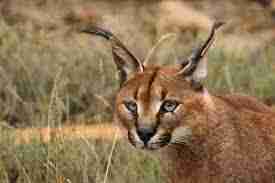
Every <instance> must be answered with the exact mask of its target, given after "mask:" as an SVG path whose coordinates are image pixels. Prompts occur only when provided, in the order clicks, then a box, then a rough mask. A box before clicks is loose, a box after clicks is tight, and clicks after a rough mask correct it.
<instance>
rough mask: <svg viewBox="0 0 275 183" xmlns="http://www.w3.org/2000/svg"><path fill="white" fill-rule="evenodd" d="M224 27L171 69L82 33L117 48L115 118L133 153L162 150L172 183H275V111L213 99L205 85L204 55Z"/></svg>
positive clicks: (229, 98)
mask: <svg viewBox="0 0 275 183" xmlns="http://www.w3.org/2000/svg"><path fill="white" fill-rule="evenodd" d="M222 24H223V23H221V22H216V23H214V25H213V26H212V29H211V32H210V35H209V37H208V38H207V39H206V41H205V42H204V43H203V44H202V45H201V46H199V47H198V48H196V49H194V51H193V52H192V53H191V55H190V56H189V57H187V58H186V59H184V60H181V61H179V63H178V64H175V65H172V66H157V65H149V64H148V63H142V62H141V61H140V60H139V59H138V58H137V57H136V56H134V54H133V53H131V52H130V51H129V50H128V49H127V48H126V46H124V44H122V42H121V41H120V40H119V39H118V38H117V37H115V36H114V35H113V34H112V33H111V32H109V31H107V30H104V29H101V28H98V27H90V28H89V29H85V30H83V32H86V33H91V34H96V35H99V36H102V37H104V38H105V39H107V40H108V41H109V42H110V43H111V46H112V54H113V58H114V62H115V64H116V66H117V69H118V71H119V73H120V80H121V87H120V90H119V91H118V93H117V97H116V103H115V112H114V116H115V120H116V121H117V122H118V123H119V124H121V126H122V128H123V130H125V131H127V137H128V139H129V142H130V143H131V144H132V145H133V146H134V147H136V148H138V149H144V150H149V152H150V151H153V150H158V151H159V153H160V154H161V156H162V157H163V158H161V162H162V163H163V170H164V173H166V174H167V177H168V182H170V183H224V182H226V183H231V182H232V183H233V182H234V183H275V112H274V111H272V109H271V108H269V107H267V106H266V105H264V104H263V103H261V102H259V101H257V100H256V99H255V98H253V97H249V96H242V95H237V94H236V95H215V94H211V93H209V92H208V90H207V89H206V87H205V86H203V85H202V81H203V80H204V79H205V78H206V77H207V59H206V57H205V55H206V53H207V51H208V49H209V48H210V46H211V44H212V43H213V40H214V38H215V34H216V31H217V30H218V28H219V27H220V26H221V25H222ZM232 46H234V45H232ZM220 61H221V62H222V60H220ZM217 77H218V76H217ZM274 92H275V91H274Z"/></svg>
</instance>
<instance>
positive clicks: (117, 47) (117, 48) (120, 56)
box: [81, 26, 144, 85]
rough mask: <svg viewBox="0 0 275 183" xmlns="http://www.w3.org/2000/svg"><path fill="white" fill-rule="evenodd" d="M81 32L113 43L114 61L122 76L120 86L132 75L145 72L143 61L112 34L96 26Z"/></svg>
mask: <svg viewBox="0 0 275 183" xmlns="http://www.w3.org/2000/svg"><path fill="white" fill-rule="evenodd" d="M81 32H84V33H88V34H94V35H98V36H101V37H103V38H105V39H107V40H108V41H109V42H110V43H111V47H112V54H113V59H114V62H115V64H116V66H117V69H118V71H119V75H120V85H122V84H123V83H124V82H125V81H127V80H128V79H129V77H130V76H131V75H132V74H134V73H136V72H143V71H144V66H143V65H142V63H141V61H140V60H139V59H138V58H137V57H136V56H135V55H134V54H133V53H131V52H130V51H129V50H128V49H127V47H126V46H125V45H124V44H123V43H122V42H121V41H120V40H119V39H118V38H117V37H116V36H115V35H114V34H113V33H112V32H110V31H108V30H105V29H102V28H100V27H96V26H90V27H88V28H85V29H82V30H81Z"/></svg>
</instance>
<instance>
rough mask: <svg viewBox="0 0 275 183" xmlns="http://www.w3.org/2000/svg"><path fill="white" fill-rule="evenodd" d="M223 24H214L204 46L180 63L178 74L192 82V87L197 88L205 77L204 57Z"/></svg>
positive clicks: (205, 64)
mask: <svg viewBox="0 0 275 183" xmlns="http://www.w3.org/2000/svg"><path fill="white" fill-rule="evenodd" d="M223 24H224V22H215V23H214V24H213V26H212V29H211V33H210V35H209V37H208V39H207V40H206V41H205V42H204V44H203V45H202V46H200V47H198V48H196V49H195V50H194V51H193V52H192V54H191V56H190V57H189V58H188V59H187V60H185V61H183V62H182V63H181V67H182V69H181V70H180V71H179V73H178V74H179V75H182V76H183V77H185V78H186V79H188V80H190V81H192V83H193V84H195V85H194V86H199V85H200V83H201V81H202V80H204V79H205V78H206V77H207V59H206V58H205V57H204V56H205V55H206V53H207V51H208V49H209V48H210V46H211V45H212V43H213V42H214V39H215V33H216V30H217V29H218V28H219V27H221V26H222V25H223Z"/></svg>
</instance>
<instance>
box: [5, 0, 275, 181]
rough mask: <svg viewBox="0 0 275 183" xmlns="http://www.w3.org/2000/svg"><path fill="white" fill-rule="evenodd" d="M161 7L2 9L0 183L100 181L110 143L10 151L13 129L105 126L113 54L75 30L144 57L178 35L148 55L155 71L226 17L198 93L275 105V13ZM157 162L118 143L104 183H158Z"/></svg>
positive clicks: (237, 4) (113, 84)
mask: <svg viewBox="0 0 275 183" xmlns="http://www.w3.org/2000/svg"><path fill="white" fill-rule="evenodd" d="M171 2H172V1H171ZM215 2H216V1H215ZM163 3H164V4H163ZM163 3H161V2H159V1H150V2H147V1H133V0H132V1H130V0H128V1H105V0H104V1H99V0H98V1H97V0H80V1H77V2H76V1H74V0H66V1H62V0H58V1H51V0H45V1H44V0H39V1H20V0H12V1H10V0H2V1H1V2H0V14H1V16H0V86H2V87H0V149H1V151H0V182H4V183H15V182H16V181H17V182H24V183H25V182H26V183H35V182H58V183H63V182H64V183H65V182H68V183H70V182H72V183H74V182H75V183H76V182H77V183H78V182H83V183H88V182H94V183H98V182H103V181H104V177H105V171H106V166H107V162H108V157H109V154H110V151H111V146H112V143H111V142H109V141H103V140H95V139H88V138H85V137H84V138H79V139H74V140H66V139H53V140H52V141H50V142H49V143H45V142H41V141H40V140H39V139H33V141H32V142H31V143H28V144H16V143H15V134H14V133H15V132H14V129H13V128H21V127H45V126H50V127H58V126H61V125H68V124H74V125H76V124H91V123H100V122H104V121H111V119H112V115H111V113H112V106H113V99H114V96H115V93H116V90H117V89H118V82H117V77H116V75H117V74H116V69H115V65H114V64H113V62H112V57H111V50H110V47H109V45H108V44H107V43H106V42H105V41H104V40H102V39H100V38H97V37H90V36H87V35H84V34H83V35H82V34H80V33H79V31H78V30H79V28H80V27H82V26H87V25H90V24H97V25H100V26H103V27H107V28H109V29H111V30H112V31H113V32H114V33H115V34H117V35H118V37H120V38H121V40H122V41H123V42H125V43H126V45H127V46H128V47H129V48H130V50H132V51H133V52H134V53H135V54H136V55H137V56H138V57H140V58H141V59H143V58H145V57H146V53H147V52H148V51H149V50H150V48H151V47H152V46H153V45H154V44H155V43H156V42H157V41H158V40H159V39H160V38H161V36H163V35H165V34H166V33H171V32H173V33H176V35H177V36H176V39H173V38H171V39H168V40H167V41H165V42H164V43H163V44H161V45H160V47H159V48H158V49H156V50H155V52H154V53H153V54H152V55H151V62H152V63H154V62H158V63H163V64H168V63H171V62H176V61H177V60H180V59H181V58H182V57H183V56H186V55H187V54H188V53H189V52H190V50H191V49H192V47H194V46H195V45H197V44H198V43H199V41H200V40H201V39H203V38H204V37H205V35H206V34H207V31H208V27H209V26H210V24H211V22H212V19H211V18H210V17H220V18H221V19H230V20H231V21H230V22H229V23H228V25H226V26H225V28H224V30H223V31H222V33H221V34H220V35H219V36H218V40H217V41H216V45H215V46H214V47H213V48H211V51H210V52H209V55H208V58H209V78H208V81H207V82H206V83H205V85H207V87H208V88H209V89H210V90H211V92H213V93H232V92H239V93H243V94H249V95H253V96H257V97H258V98H260V99H261V100H263V101H266V102H268V103H269V104H272V103H274V98H275V92H274V91H275V71H274V70H275V62H274V60H275V54H274V53H275V52H274V51H275V47H274V44H272V43H274V40H275V34H274V31H272V30H273V29H274V25H273V24H274V20H273V18H272V10H270V9H269V8H263V7H262V6H261V5H259V4H257V2H256V1H250V0H244V1H235V0H230V1H226V2H222V3H214V4H215V5H214V4H213V2H212V1H211V0H204V1H186V2H185V4H182V3H181V1H174V2H172V3H168V2H165V1H163ZM165 3H166V4H165ZM210 4H211V6H212V5H213V7H212V8H209V6H210ZM209 9H211V11H210V10H209ZM198 10H200V11H198ZM183 12H184V13H185V14H184V16H183V15H182V13H183ZM181 17H184V18H181ZM158 164H159V162H158V160H157V157H151V156H148V155H147V154H146V153H144V152H137V151H136V150H134V149H132V148H130V146H129V145H126V144H125V142H120V141H119V143H118V144H117V148H115V151H114V154H113V158H112V163H111V169H110V173H109V175H108V180H109V182H112V183H121V182H131V183H135V182H150V183H154V182H155V183H159V182H161V180H160V179H161V176H160V169H159V166H158Z"/></svg>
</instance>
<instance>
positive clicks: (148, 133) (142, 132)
mask: <svg viewBox="0 0 275 183" xmlns="http://www.w3.org/2000/svg"><path fill="white" fill-rule="evenodd" d="M155 133H156V130H155V129H153V128H138V129H137V134H138V136H139V138H140V139H141V140H142V141H143V142H144V144H147V143H148V142H149V140H150V139H151V137H153V136H154V134H155Z"/></svg>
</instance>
